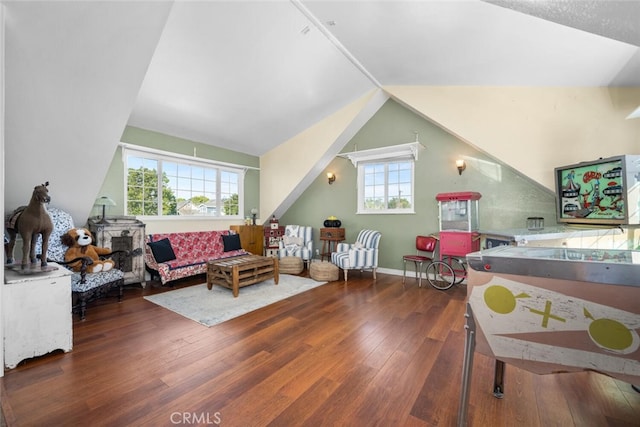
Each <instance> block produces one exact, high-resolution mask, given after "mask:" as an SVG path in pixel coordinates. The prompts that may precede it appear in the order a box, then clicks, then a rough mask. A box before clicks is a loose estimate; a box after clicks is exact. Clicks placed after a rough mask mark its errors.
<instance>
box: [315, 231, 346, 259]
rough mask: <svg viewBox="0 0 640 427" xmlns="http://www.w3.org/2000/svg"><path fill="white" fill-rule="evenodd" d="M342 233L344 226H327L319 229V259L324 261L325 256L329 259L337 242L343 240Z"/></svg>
mask: <svg viewBox="0 0 640 427" xmlns="http://www.w3.org/2000/svg"><path fill="white" fill-rule="evenodd" d="M344 235H345V234H344V228H336V227H328V228H321V229H320V241H321V242H322V252H321V253H320V261H324V257H325V256H326V257H327V259H329V260H331V253H332V252H335V250H336V246H337V245H338V243H340V242H342V241H343V240H344Z"/></svg>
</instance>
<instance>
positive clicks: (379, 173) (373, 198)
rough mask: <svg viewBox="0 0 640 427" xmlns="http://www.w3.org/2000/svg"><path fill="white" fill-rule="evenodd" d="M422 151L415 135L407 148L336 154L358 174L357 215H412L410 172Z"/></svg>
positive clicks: (411, 174) (412, 170)
mask: <svg viewBox="0 0 640 427" xmlns="http://www.w3.org/2000/svg"><path fill="white" fill-rule="evenodd" d="M423 148H424V147H423V146H422V144H420V142H418V140H417V135H416V141H415V142H411V143H408V144H400V145H393V146H388V147H382V148H373V149H370V150H361V151H354V152H351V153H343V154H339V156H341V157H345V158H347V159H349V160H351V163H353V165H354V166H355V167H356V168H357V170H358V207H357V213H359V214H369V213H377V214H393V213H401V214H403V213H415V208H414V195H415V191H414V187H415V186H414V168H415V162H416V160H417V159H418V151H420V150H421V149H423Z"/></svg>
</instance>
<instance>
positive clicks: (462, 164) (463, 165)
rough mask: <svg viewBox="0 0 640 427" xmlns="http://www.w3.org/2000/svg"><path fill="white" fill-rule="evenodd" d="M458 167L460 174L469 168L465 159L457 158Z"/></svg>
mask: <svg viewBox="0 0 640 427" xmlns="http://www.w3.org/2000/svg"><path fill="white" fill-rule="evenodd" d="M456 168H458V175H462V171H463V170H465V169H466V168H467V164H466V163H465V162H464V160H463V159H458V160H456Z"/></svg>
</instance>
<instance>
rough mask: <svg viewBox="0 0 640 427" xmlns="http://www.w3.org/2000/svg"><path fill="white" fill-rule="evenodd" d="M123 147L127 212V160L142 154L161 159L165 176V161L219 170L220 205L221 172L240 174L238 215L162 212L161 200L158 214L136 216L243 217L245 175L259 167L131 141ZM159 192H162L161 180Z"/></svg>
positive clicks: (160, 162) (183, 218)
mask: <svg viewBox="0 0 640 427" xmlns="http://www.w3.org/2000/svg"><path fill="white" fill-rule="evenodd" d="M121 147H122V161H123V164H124V211H125V214H126V215H129V213H128V211H127V209H128V191H127V187H128V182H127V181H128V174H129V166H128V164H127V159H128V157H129V156H133V157H142V158H145V159H152V160H156V161H158V174H159V175H160V176H162V164H163V162H172V163H179V164H183V165H188V166H195V167H202V168H206V169H214V170H215V171H216V199H217V202H218V203H217V205H218V206H219V205H220V196H221V180H220V173H221V171H228V172H231V173H237V174H238V214H237V215H220V211H219V210H217V211H216V215H163V214H162V203H158V211H159V212H158V214H157V215H136V216H137V217H138V218H141V219H145V218H146V219H172V220H173V219H177V220H189V219H196V220H205V219H206V220H236V219H243V218H244V215H243V212H244V178H245V175H246V171H247V170H248V169H256V168H252V167H250V166H242V165H235V164H232V163H225V162H217V161H213V160H208V159H201V158H197V157H192V156H186V155H182V154H177V153H170V152H167V151H162V150H156V149H152V148H147V147H139V146H133V145H130V144H121ZM158 194H162V180H161V179H159V180H158Z"/></svg>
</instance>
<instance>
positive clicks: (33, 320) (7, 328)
mask: <svg viewBox="0 0 640 427" xmlns="http://www.w3.org/2000/svg"><path fill="white" fill-rule="evenodd" d="M48 267H55V268H57V269H56V270H54V271H49V272H38V273H32V274H24V273H22V272H17V271H12V270H5V272H4V281H5V284H4V288H3V289H2V293H3V295H2V313H3V325H4V363H5V366H6V367H7V368H9V369H13V368H15V367H16V365H17V364H18V363H20V362H21V361H22V360H24V359H28V358H31V357H36V356H42V355H43V354H47V353H50V352H52V351H54V350H58V349H59V350H63V351H64V352H68V351H71V349H72V348H73V325H72V323H73V321H72V317H71V316H72V314H71V272H70V271H69V270H67V269H66V268H64V267H62V266H60V265H58V264H55V263H52V262H50V263H49V266H48Z"/></svg>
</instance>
